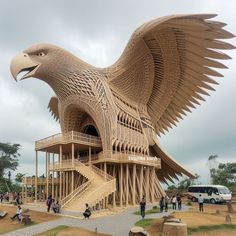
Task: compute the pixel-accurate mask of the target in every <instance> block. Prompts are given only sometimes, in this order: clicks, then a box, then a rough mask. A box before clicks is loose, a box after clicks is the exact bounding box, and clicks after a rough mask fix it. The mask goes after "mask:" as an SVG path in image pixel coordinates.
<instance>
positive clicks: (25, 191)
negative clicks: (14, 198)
mask: <svg viewBox="0 0 236 236" xmlns="http://www.w3.org/2000/svg"><path fill="white" fill-rule="evenodd" d="M26 200H27V183H26V185H25V201H26Z"/></svg>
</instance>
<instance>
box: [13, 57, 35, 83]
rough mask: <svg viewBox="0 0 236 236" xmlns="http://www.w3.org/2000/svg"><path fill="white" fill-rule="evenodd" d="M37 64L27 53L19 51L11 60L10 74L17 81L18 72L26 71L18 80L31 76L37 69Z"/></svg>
mask: <svg viewBox="0 0 236 236" xmlns="http://www.w3.org/2000/svg"><path fill="white" fill-rule="evenodd" d="M38 65H39V64H36V63H35V62H33V61H32V60H31V58H30V57H29V55H28V54H27V53H20V54H18V55H16V56H15V57H14V58H13V59H12V61H11V66H10V70H11V74H12V76H13V78H14V79H15V80H16V81H17V75H18V74H19V73H20V72H23V71H26V72H27V73H26V74H24V75H23V76H22V77H21V78H20V80H23V79H26V78H29V77H32V76H33V75H34V73H35V71H36V70H37V67H38Z"/></svg>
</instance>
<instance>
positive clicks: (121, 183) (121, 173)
mask: <svg viewBox="0 0 236 236" xmlns="http://www.w3.org/2000/svg"><path fill="white" fill-rule="evenodd" d="M119 182H120V206H123V201H122V199H123V164H120V180H119Z"/></svg>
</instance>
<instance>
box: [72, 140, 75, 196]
mask: <svg viewBox="0 0 236 236" xmlns="http://www.w3.org/2000/svg"><path fill="white" fill-rule="evenodd" d="M71 158H72V165H73V166H74V163H75V145H74V143H72V146H71ZM74 181H75V180H74V170H72V172H71V192H73V191H74Z"/></svg>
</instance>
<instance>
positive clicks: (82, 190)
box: [61, 181, 92, 207]
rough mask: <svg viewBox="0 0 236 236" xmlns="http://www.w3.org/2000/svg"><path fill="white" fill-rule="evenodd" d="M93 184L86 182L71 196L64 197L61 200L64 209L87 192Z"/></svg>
mask: <svg viewBox="0 0 236 236" xmlns="http://www.w3.org/2000/svg"><path fill="white" fill-rule="evenodd" d="M91 183H92V182H91V181H87V182H85V183H84V184H82V185H80V186H79V187H78V188H76V189H75V190H74V191H72V192H71V193H70V194H68V195H67V196H66V197H64V198H63V199H62V200H61V206H62V207H63V206H65V205H66V204H68V203H69V202H70V201H72V200H73V199H74V198H75V197H77V196H78V195H80V194H82V193H83V192H85V191H86V190H87V188H88V187H89V186H90V184H91Z"/></svg>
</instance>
